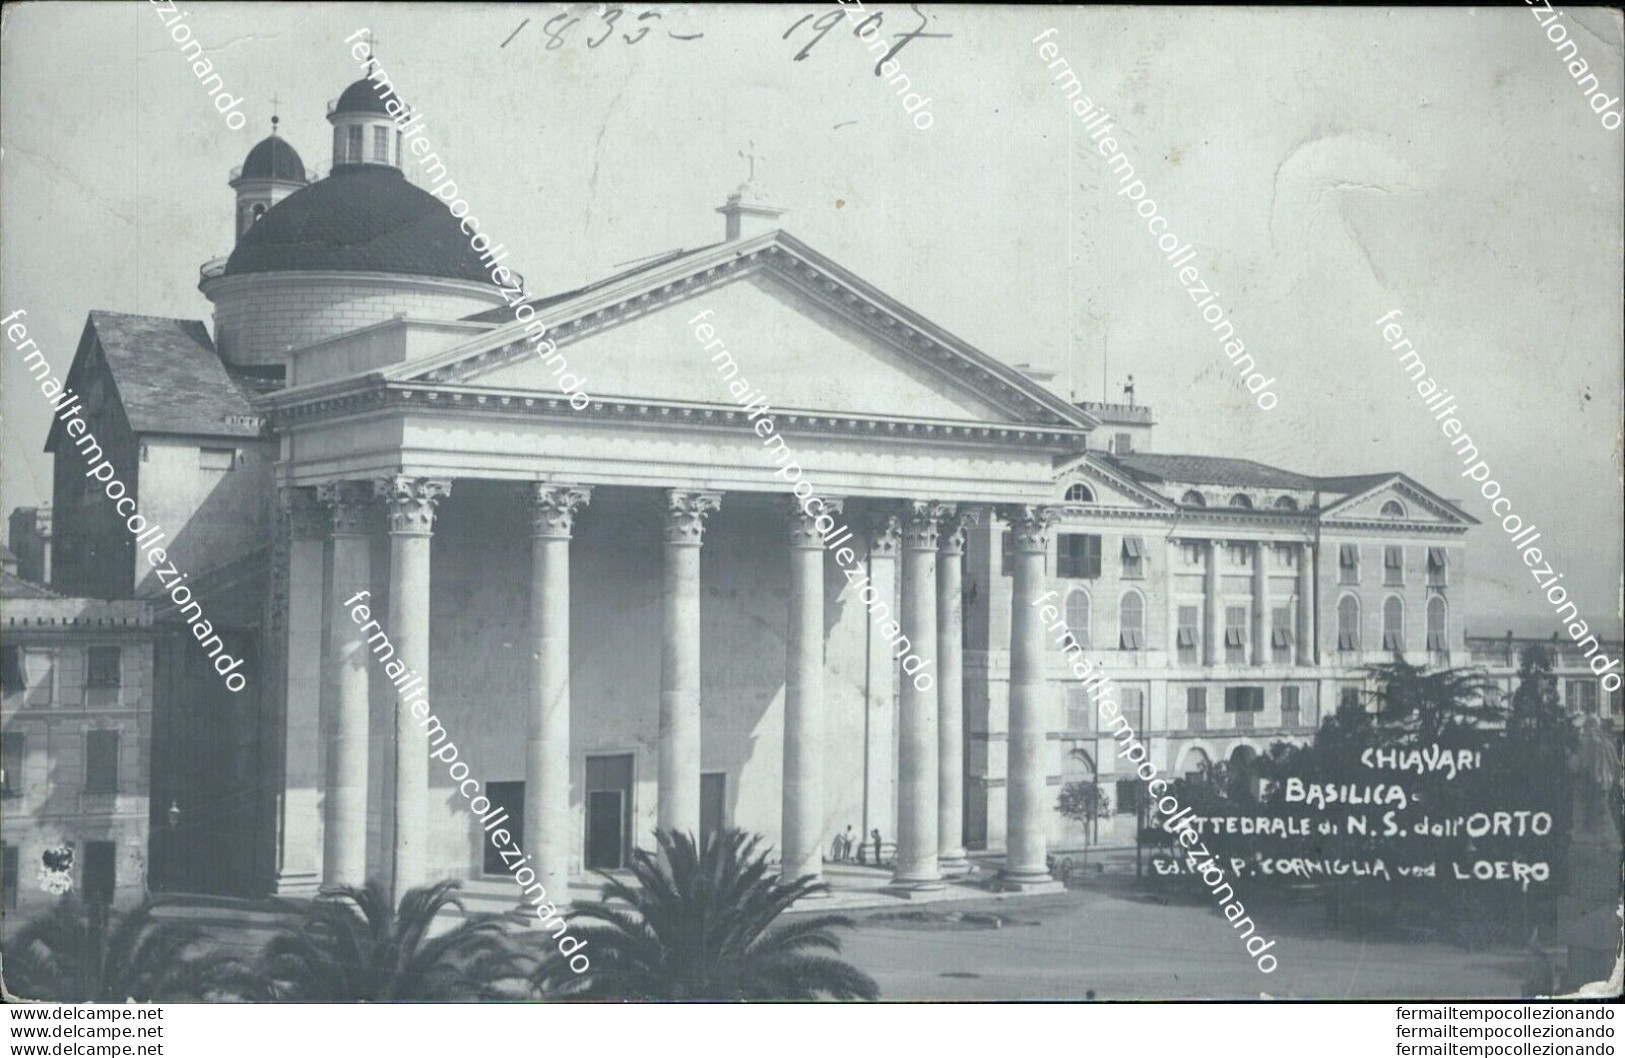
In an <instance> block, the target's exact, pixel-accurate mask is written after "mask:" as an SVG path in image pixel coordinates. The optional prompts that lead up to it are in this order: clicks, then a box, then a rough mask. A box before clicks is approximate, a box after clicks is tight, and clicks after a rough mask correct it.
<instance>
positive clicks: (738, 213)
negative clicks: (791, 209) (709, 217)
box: [717, 189, 787, 242]
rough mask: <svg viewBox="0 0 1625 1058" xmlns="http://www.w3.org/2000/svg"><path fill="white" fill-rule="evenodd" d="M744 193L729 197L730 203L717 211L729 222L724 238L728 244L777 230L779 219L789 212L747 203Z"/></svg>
mask: <svg viewBox="0 0 1625 1058" xmlns="http://www.w3.org/2000/svg"><path fill="white" fill-rule="evenodd" d="M742 192H743V189H741V190H740V191H735V192H734V193H733V194H731V195H729V196H728V201H727V202H725V203H723V204H722V205H721V206H720V207H718V209H717V212H718V213H720V214H722V216H723V218H724V220H726V222H727V226H726V228H725V229H724V231H725V235H724V237H725V238H726V240H727V241H728V242H738V241H739V240H741V239H751V238H755V237H756V236H758V235H760V234H762V233H763V232H768V231H773V230H775V229H777V228H778V226H779V225H778V220H779V218H780V217H781V216H783V215H784V214H785V213H786V212H787V211H786V210H782V209H779V208H778V207H777V206H768V205H764V204H762V203H760V202H747V201H746V200H745V196H744V194H743V193H742Z"/></svg>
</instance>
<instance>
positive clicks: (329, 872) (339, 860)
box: [316, 481, 377, 886]
mask: <svg viewBox="0 0 1625 1058" xmlns="http://www.w3.org/2000/svg"><path fill="white" fill-rule="evenodd" d="M316 494H317V496H318V497H319V498H320V499H321V501H322V503H324V504H326V505H327V508H328V512H329V524H330V528H331V533H332V539H333V585H332V589H331V591H332V594H331V596H330V598H331V600H332V602H331V608H330V612H329V614H328V633H327V634H328V656H327V663H328V667H329V672H330V676H329V679H328V688H329V695H330V698H331V704H330V706H329V714H330V716H329V722H328V726H327V802H326V804H327V844H326V853H325V857H324V865H325V870H324V871H323V874H322V880H323V882H324V883H326V884H327V885H354V886H360V885H365V884H366V881H367V738H368V717H369V716H370V712H371V710H370V706H369V704H368V701H369V699H368V683H369V673H368V665H369V664H370V663H371V660H372V659H371V658H369V657H368V656H367V637H366V635H365V633H363V632H362V631H361V625H362V624H365V623H366V622H367V621H369V620H377V615H376V614H374V613H373V610H372V606H373V600H372V599H371V598H370V597H367V596H363V597H361V598H357V596H358V595H359V594H360V593H362V592H366V591H368V590H369V589H370V588H371V587H372V547H371V540H370V538H369V532H370V530H371V528H372V526H371V521H372V512H373V504H372V493H371V492H370V491H369V490H368V489H367V486H366V483H365V482H359V481H344V482H335V483H333V484H331V485H318V486H317V488H316ZM357 615H359V616H360V617H361V621H360V622H357V621H356V620H355V619H354V618H355V616H357Z"/></svg>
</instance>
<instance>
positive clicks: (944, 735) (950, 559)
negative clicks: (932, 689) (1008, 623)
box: [937, 511, 975, 876]
mask: <svg viewBox="0 0 1625 1058" xmlns="http://www.w3.org/2000/svg"><path fill="white" fill-rule="evenodd" d="M974 520H975V518H974V516H973V515H972V514H971V513H970V512H968V511H960V512H959V513H957V514H955V515H953V516H951V517H950V518H948V519H947V520H946V521H945V522H944V523H943V526H942V536H941V540H940V542H939V543H938V545H937V865H938V866H939V867H940V868H941V869H942V873H943V874H945V875H950V876H957V875H961V874H966V873H969V871H970V858H969V857H968V856H966V855H965V687H964V675H965V667H964V643H965V607H964V599H963V597H962V593H961V584H960V580H961V577H962V573H963V571H962V570H961V568H960V565H961V562H962V561H963V559H964V556H965V530H966V527H967V526H968V525H969V524H970V523H971V522H972V521H974Z"/></svg>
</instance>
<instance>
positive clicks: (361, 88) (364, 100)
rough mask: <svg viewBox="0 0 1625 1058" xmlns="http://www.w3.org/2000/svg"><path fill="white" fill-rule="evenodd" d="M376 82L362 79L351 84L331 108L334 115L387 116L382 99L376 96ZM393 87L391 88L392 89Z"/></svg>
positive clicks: (386, 109)
mask: <svg viewBox="0 0 1625 1058" xmlns="http://www.w3.org/2000/svg"><path fill="white" fill-rule="evenodd" d="M378 84H379V82H377V81H369V80H367V78H365V77H363V78H361V80H359V81H356V82H355V83H353V84H351V85H350V87H348V88H346V89H345V90H344V94H343V95H341V96H339V101H338V102H337V103H336V104H334V106H333V113H335V114H345V113H350V114H388V113H389V108H388V107H387V106H385V105H384V101H383V99H381V98H380V97H379V95H378V89H377V85H378ZM393 87H394V86H393V85H392V86H391V88H392V89H393Z"/></svg>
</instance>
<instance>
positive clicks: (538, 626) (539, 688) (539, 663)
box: [521, 484, 592, 906]
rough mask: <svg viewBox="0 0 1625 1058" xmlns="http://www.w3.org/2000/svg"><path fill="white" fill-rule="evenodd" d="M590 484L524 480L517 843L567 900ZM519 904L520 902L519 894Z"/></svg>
mask: <svg viewBox="0 0 1625 1058" xmlns="http://www.w3.org/2000/svg"><path fill="white" fill-rule="evenodd" d="M591 496H592V490H591V489H590V488H586V487H584V486H579V485H543V484H533V485H531V486H530V512H531V517H530V628H529V631H530V695H531V697H530V708H529V709H528V710H527V712H528V714H529V716H528V723H527V725H526V727H527V734H526V738H527V741H526V746H525V833H524V836H523V839H522V840H523V841H524V848H525V850H526V851H527V852H529V853H530V854H531V855H532V856H533V857H535V860H536V874H537V876H538V877H539V878H540V879H541V883H542V888H543V889H544V890H546V894H547V895H546V899H547V900H549V901H550V902H552V903H553V904H555V905H557V906H563V905H564V904H565V903H566V902H567V901H569V899H570V831H571V828H570V536H571V533H572V532H573V530H574V528H575V513H576V511H577V510H578V509H579V508H581V507H583V506H585V505H586V503H587V501H588V499H589V498H590V497H591ZM521 903H522V904H523V903H525V900H524V899H523V898H521Z"/></svg>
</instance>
